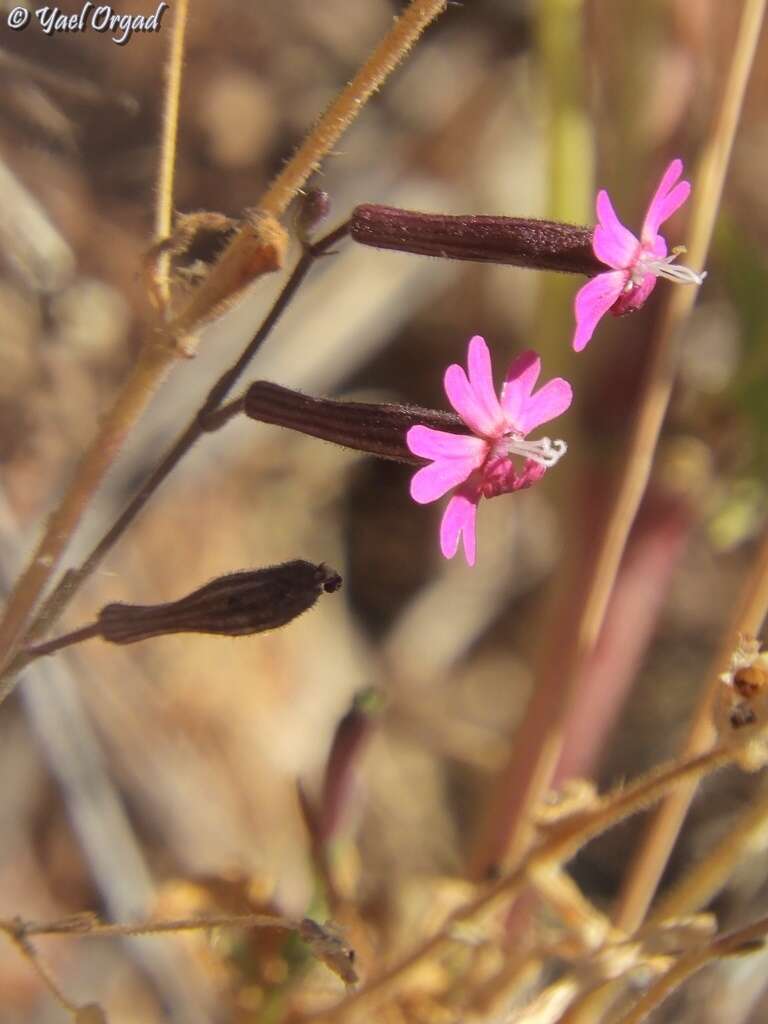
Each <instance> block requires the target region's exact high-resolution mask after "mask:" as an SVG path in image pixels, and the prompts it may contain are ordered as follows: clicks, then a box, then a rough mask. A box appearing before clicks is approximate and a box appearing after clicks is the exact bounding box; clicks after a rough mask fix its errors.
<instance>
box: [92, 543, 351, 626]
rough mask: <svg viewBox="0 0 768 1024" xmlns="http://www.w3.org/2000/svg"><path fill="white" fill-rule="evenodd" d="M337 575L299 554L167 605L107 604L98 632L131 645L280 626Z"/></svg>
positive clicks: (335, 584) (329, 588)
mask: <svg viewBox="0 0 768 1024" xmlns="http://www.w3.org/2000/svg"><path fill="white" fill-rule="evenodd" d="M340 586H341V577H340V576H339V574H338V573H337V572H334V570H333V569H329V568H328V567H327V566H326V565H323V564H322V563H321V564H320V565H313V564H312V563H311V562H305V561H303V560H302V559H296V560H294V561H293V562H284V563H283V564H282V565H274V566H271V567H270V568H268V569H255V570H253V571H246V572H235V573H231V574H230V575H229V576H221V577H220V578H219V579H216V580H213V581H212V582H211V583H206V585H205V586H204V587H200V589H199V590H195V591H193V593H191V594H189V595H187V597H182V598H181V599H180V600H179V601H171V602H169V603H168V604H155V605H131V604H108V605H106V607H104V608H102V609H101V612H100V613H99V625H100V626H101V636H102V637H103V638H104V639H105V640H109V641H110V642H111V643H115V644H132V643H135V642H136V641H137V640H146V639H147V638H148V637H151V636H163V635H164V634H166V633H218V634H221V635H224V636H245V635H247V634H249V633H260V632H262V631H263V630H265V629H276V628H277V627H278V626H284V625H285V624H286V623H287V622H290V621H291V619H295V618H296V616H297V615H301V613H302V612H305V611H307V609H308V608H311V607H312V605H313V604H314V603H315V601H316V600H317V599H318V597H319V596H320V594H322V593H323V591H325V592H326V593H333V591H335V590H338V589H339V587H340Z"/></svg>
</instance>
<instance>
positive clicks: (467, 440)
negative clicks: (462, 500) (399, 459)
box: [405, 424, 488, 466]
mask: <svg viewBox="0 0 768 1024" xmlns="http://www.w3.org/2000/svg"><path fill="white" fill-rule="evenodd" d="M405 443H406V444H407V445H408V448H409V450H410V451H412V452H413V454H414V455H421V456H422V457H423V458H425V459H470V458H472V459H474V460H475V461H476V464H477V465H478V466H479V465H480V463H481V462H482V461H483V459H484V458H485V453H486V449H487V447H488V446H487V444H486V443H485V441H483V440H482V439H481V438H479V437H470V435H469V434H449V433H447V432H446V431H444V430H433V429H432V427H424V426H422V425H421V424H419V425H418V426H416V427H411V428H410V430H409V431H408V433H407V434H406V435H405Z"/></svg>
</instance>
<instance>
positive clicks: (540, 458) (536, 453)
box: [494, 433, 568, 468]
mask: <svg viewBox="0 0 768 1024" xmlns="http://www.w3.org/2000/svg"><path fill="white" fill-rule="evenodd" d="M494 449H495V451H497V452H498V454H500V455H501V454H503V453H504V454H507V455H520V456H522V458H524V459H531V460H532V461H533V462H538V463H539V465H540V466H546V467H547V468H549V467H550V466H554V465H555V463H557V462H559V461H560V459H561V458H562V457H563V455H565V453H566V452H567V451H568V445H567V444H566V443H565V441H561V440H560V439H559V438H556V439H555V440H554V441H552V440H551V439H550V438H548V437H541V438H539V440H538V441H526V440H525V438H524V437H523V436H522V435H521V434H514V433H511V434H505V435H504V437H502V438H501V439H500V440H499V441H498V442H497V444H496V445H495V446H494Z"/></svg>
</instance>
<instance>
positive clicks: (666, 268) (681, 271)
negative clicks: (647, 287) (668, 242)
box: [637, 245, 707, 285]
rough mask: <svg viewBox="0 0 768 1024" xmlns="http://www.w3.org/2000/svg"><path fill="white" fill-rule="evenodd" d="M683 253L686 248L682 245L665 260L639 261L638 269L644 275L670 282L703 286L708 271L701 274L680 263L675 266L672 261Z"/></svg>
mask: <svg viewBox="0 0 768 1024" xmlns="http://www.w3.org/2000/svg"><path fill="white" fill-rule="evenodd" d="M682 252H685V248H684V247H683V246H682V245H681V246H678V247H677V248H675V249H673V250H672V252H671V254H670V255H669V256H666V257H665V258H664V259H663V260H654V259H641V260H638V263H637V267H638V269H639V270H641V271H643V272H644V273H650V274H655V275H656V277H666V278H667V280H668V281H676V282H677V283H678V284H697V285H698V284H703V283H704V278H705V277H706V276H707V272H706V270H703V271H702V272H701V273H700V274H699V273H697V272H696V271H695V270H691V268H690V267H684V266H681V265H680V264H678V263H675V264H674V265H673V263H672V261H673V260H676V259H677V257H678V256H679V255H680V253H682Z"/></svg>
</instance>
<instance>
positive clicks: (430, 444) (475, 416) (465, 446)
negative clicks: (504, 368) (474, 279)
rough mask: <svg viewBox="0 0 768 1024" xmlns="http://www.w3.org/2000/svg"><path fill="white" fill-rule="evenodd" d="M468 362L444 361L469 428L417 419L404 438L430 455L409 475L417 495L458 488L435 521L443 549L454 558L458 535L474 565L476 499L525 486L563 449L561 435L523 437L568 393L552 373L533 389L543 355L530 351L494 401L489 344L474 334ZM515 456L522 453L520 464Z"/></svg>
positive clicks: (453, 399)
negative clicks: (452, 429)
mask: <svg viewBox="0 0 768 1024" xmlns="http://www.w3.org/2000/svg"><path fill="white" fill-rule="evenodd" d="M467 367H468V369H469V378H467V374H466V373H465V372H464V370H463V369H462V367H461V366H458V365H457V364H456V363H454V364H453V365H452V366H449V367H448V369H447V370H446V371H445V378H444V385H445V393H446V395H447V396H448V400H449V402H450V403H451V405H452V406H453V408H454V409H455V410H456V412H457V413H458V414H459V416H461V418H462V419H463V420H464V422H465V423H466V425H467V426H468V427H469V429H470V430H471V431H472V435H471V436H468V435H466V434H449V433H447V432H446V431H444V430H434V429H432V428H431V427H425V426H421V425H419V426H416V427H411V428H410V430H409V431H408V433H407V434H406V443H407V444H408V448H409V449H410V450H411V451H412V452H413V454H414V455H419V456H422V457H423V458H426V459H431V460H432V462H431V464H430V465H429V466H424V468H423V469H420V470H419V471H418V472H417V473H416V474H415V476H414V477H413V479H412V480H411V497H412V498H413V500H414V501H418V502H419V503H420V504H425V503H426V502H429V501H435V500H436V499H437V498H441V497H442V496H443V495H444V494H446V493H447V492H448V491H450V490H451V489H452V488H456V490H455V492H454V494H453V496H452V498H451V500H450V501H449V502H448V507H447V508H446V510H445V513H444V514H443V519H442V523H441V524H440V550H441V551H442V553H443V555H445V557H446V558H453V556H454V555H455V554H456V551H457V549H458V546H459V537H461V538H462V540H463V542H464V554H465V556H466V559H467V562H468V563H469V565H474V564H475V516H476V514H477V506H478V503H479V501H480V498H482V497H484V498H495V497H496V496H497V495H499V494H505V493H506V492H508V491H519V490H520V489H521V488H523V487H530V485H531V484H532V483H535V482H536V481H537V480H540V479H541V477H542V476H543V475H544V473H545V471H546V469H547V468H548V467H549V466H554V464H555V463H556V462H557V460H558V459H559V458H560V457H561V455H564V454H565V451H566V444H565V441H550V439H549V438H548V437H543V438H541V440H539V441H526V440H524V438H525V436H526V434H528V433H529V432H530V431H531V430H534V429H535V428H536V427H538V426H540V425H541V424H542V423H546V421H547V420H551V419H554V418H555V416H559V415H560V414H561V413H563V412H565V410H566V409H567V408H568V406H569V405H570V404H571V398H572V393H571V386H570V384H569V383H568V382H567V381H565V380H562V379H561V378H560V377H556V378H555V379H554V380H551V381H549V382H548V383H546V384H545V385H544V386H543V387H541V388H539V390H538V391H537V392H536V394H533V388H534V385H535V384H536V381H537V379H538V376H539V371H540V369H541V360H540V359H539V357H538V356H537V355H536V353H535V352H523V353H522V354H521V355H519V356H518V357H517V359H515V361H514V362H513V363H512V365H511V366H510V368H509V371H508V373H507V376H506V379H505V381H504V385H503V387H502V389H501V400H499V399H498V398H497V397H496V391H495V389H494V386H493V376H492V373H491V356H490V353H489V351H488V346H487V345H486V343H485V341H484V340H483V339H482V338H481V337H479V336H477V335H476V336H475V337H474V338H471V339H470V342H469V353H468V357H467ZM512 455H518V456H521V457H522V458H523V460H524V462H523V465H522V468H521V469H520V470H519V471H518V470H517V469H516V468H515V465H514V464H513V462H512V459H511V458H510V456H512Z"/></svg>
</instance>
